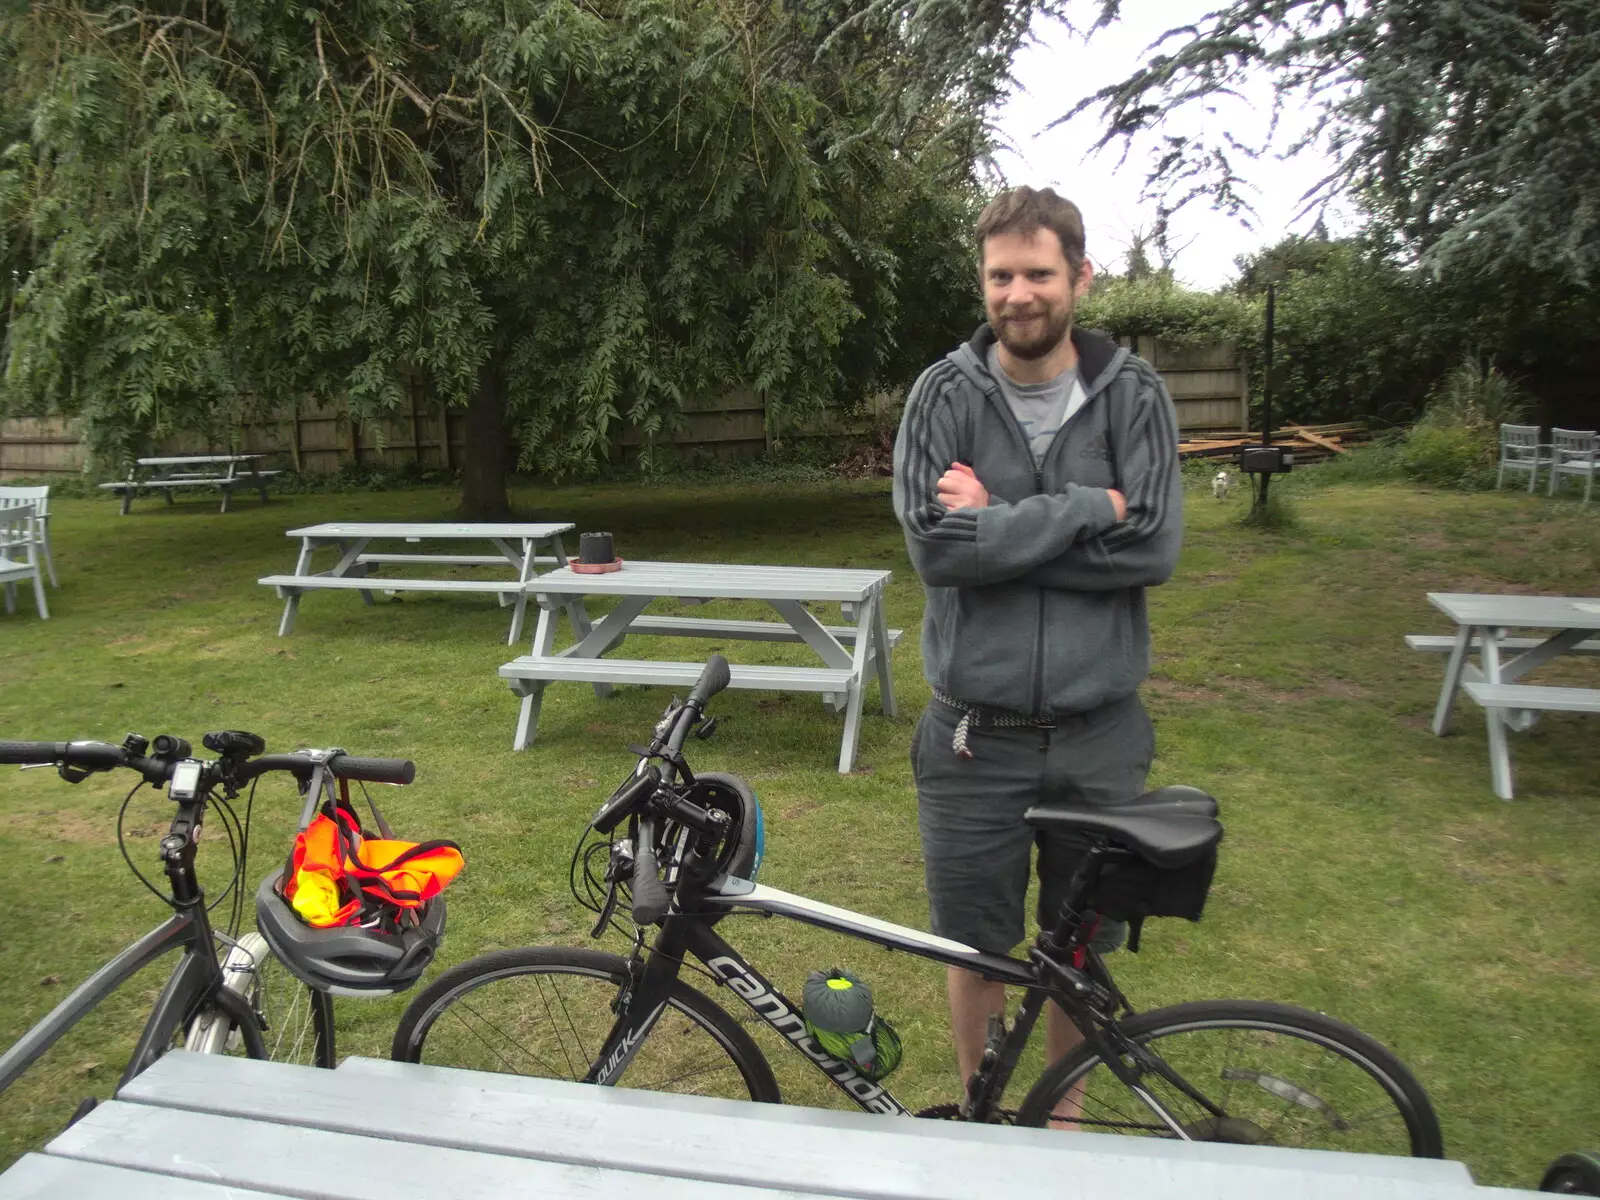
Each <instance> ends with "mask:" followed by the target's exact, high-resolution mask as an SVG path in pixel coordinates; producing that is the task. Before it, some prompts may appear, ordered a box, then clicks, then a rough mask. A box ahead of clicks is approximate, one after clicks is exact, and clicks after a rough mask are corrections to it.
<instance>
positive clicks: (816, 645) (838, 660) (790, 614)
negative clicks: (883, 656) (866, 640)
mask: <svg viewBox="0 0 1600 1200" xmlns="http://www.w3.org/2000/svg"><path fill="white" fill-rule="evenodd" d="M767 603H768V604H770V605H772V607H773V608H774V609H776V610H777V612H778V615H779V616H781V617H782V618H783V619H784V620H785V621H787V622H788V623H789V628H791V629H793V630H794V631H795V632H796V633H797V634H799V635H800V640H801V641H803V642H805V643H806V645H808V646H810V647H811V648H812V649H813V650H815V651H816V652H817V653H818V654H819V655H821V656H822V661H823V662H825V663H827V664H828V666H830V667H848V666H850V665H851V663H852V662H853V661H854V659H852V658H851V656H850V652H849V651H847V650H846V649H845V648H844V647H843V646H841V645H840V644H839V639H838V638H836V637H834V636H833V634H831V633H829V632H828V631H827V629H825V628H824V627H823V625H822V622H821V621H818V620H817V619H816V618H815V617H814V616H812V615H811V613H810V612H808V611H807V610H806V606H805V605H804V604H802V603H801V602H800V601H798V600H769V601H767ZM865 612H866V610H865V609H863V610H862V613H863V615H865ZM861 637H862V626H861V625H859V624H858V625H857V627H856V640H857V642H858V643H859V642H860V640H861ZM858 649H859V646H858ZM848 702H849V697H848V696H847V695H846V694H843V693H837V692H823V693H822V706H823V707H824V708H826V709H827V710H828V711H829V712H830V713H833V714H834V715H835V716H837V715H838V714H839V713H841V712H843V711H844V708H845V706H846V704H847V703H848Z"/></svg>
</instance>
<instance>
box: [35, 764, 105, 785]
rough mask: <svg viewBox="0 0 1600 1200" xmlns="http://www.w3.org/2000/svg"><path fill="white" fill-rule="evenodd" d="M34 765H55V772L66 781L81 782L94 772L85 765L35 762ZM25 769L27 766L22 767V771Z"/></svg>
mask: <svg viewBox="0 0 1600 1200" xmlns="http://www.w3.org/2000/svg"><path fill="white" fill-rule="evenodd" d="M34 765H35V766H39V767H55V768H56V774H58V775H60V776H61V778H63V779H65V780H66V781H67V782H68V783H82V782H83V781H84V780H85V779H87V778H89V776H91V775H93V774H94V772H93V771H91V770H89V769H88V768H87V767H69V766H67V764H66V763H60V764H56V763H35V764H34ZM27 769H28V768H26V767H24V768H23V770H24V771H26V770H27Z"/></svg>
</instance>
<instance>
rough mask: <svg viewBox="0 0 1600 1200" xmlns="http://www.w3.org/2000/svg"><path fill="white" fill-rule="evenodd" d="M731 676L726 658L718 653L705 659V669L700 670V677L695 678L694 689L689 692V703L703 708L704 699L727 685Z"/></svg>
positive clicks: (706, 699) (708, 698) (704, 704)
mask: <svg viewBox="0 0 1600 1200" xmlns="http://www.w3.org/2000/svg"><path fill="white" fill-rule="evenodd" d="M732 678H733V674H732V672H731V671H729V670H728V660H727V659H725V658H723V657H722V655H720V654H713V655H712V656H711V657H710V658H708V659H706V666H705V670H703V671H701V672H700V678H699V679H697V680H695V684H694V689H693V690H692V691H691V692H690V693H689V703H690V704H692V705H694V706H695V707H696V708H704V707H705V706H706V701H708V700H710V699H711V697H713V696H715V695H716V694H717V693H718V692H720V691H722V690H723V689H724V688H725V687H727V686H728V683H729V681H730V680H731V679H732Z"/></svg>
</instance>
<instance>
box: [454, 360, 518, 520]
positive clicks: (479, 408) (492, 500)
mask: <svg viewBox="0 0 1600 1200" xmlns="http://www.w3.org/2000/svg"><path fill="white" fill-rule="evenodd" d="M503 372H504V367H503V364H502V363H501V361H500V357H499V355H496V354H491V356H490V358H489V361H488V362H486V363H484V364H483V366H482V367H481V368H480V369H479V371H478V387H477V390H476V391H474V392H473V393H472V400H471V402H470V403H468V405H467V428H466V445H465V447H464V448H463V461H462V463H461V508H462V511H463V513H464V514H465V515H466V516H468V517H473V518H477V519H479V520H493V519H502V518H505V517H508V516H510V515H511V500H510V497H508V496H507V495H506V428H505V425H506V389H505V377H504V373H503Z"/></svg>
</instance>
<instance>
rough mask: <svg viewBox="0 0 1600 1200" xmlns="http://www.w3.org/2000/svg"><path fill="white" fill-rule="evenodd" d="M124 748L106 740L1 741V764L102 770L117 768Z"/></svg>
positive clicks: (122, 757)
mask: <svg viewBox="0 0 1600 1200" xmlns="http://www.w3.org/2000/svg"><path fill="white" fill-rule="evenodd" d="M126 757H127V751H125V750H124V749H123V748H122V747H121V746H113V745H111V743H109V742H11V741H0V763H22V764H23V765H25V766H32V765H43V764H45V763H57V762H58V763H65V764H66V765H67V766H69V767H87V768H89V769H90V770H94V771H105V770H109V769H110V768H112V767H120V766H121V765H122V762H123V759H125V758H126Z"/></svg>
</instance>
